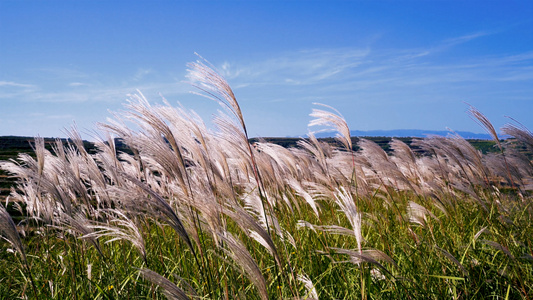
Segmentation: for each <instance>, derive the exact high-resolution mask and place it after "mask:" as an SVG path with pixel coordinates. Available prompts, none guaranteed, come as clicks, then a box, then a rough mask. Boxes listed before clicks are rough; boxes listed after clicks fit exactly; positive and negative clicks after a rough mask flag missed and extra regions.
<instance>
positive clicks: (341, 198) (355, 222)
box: [335, 187, 363, 253]
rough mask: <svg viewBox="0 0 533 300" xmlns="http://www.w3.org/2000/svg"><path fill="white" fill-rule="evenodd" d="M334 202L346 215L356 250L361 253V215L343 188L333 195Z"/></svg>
mask: <svg viewBox="0 0 533 300" xmlns="http://www.w3.org/2000/svg"><path fill="white" fill-rule="evenodd" d="M335 202H336V203H337V205H339V207H340V208H341V211H342V212H343V213H344V214H345V215H346V218H348V221H349V222H350V224H351V225H352V229H353V232H354V235H355V240H356V241H357V249H358V250H359V253H362V248H361V243H362V240H363V235H362V233H361V213H360V212H359V211H358V210H357V207H356V206H355V202H354V200H353V198H352V195H351V194H349V193H348V192H347V191H346V190H345V189H344V187H341V188H340V189H338V190H337V192H336V193H335Z"/></svg>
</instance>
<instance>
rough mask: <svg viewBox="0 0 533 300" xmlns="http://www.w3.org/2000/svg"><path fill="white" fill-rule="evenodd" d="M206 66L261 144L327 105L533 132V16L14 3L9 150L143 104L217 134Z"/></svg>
mask: <svg viewBox="0 0 533 300" xmlns="http://www.w3.org/2000/svg"><path fill="white" fill-rule="evenodd" d="M194 52H198V53H199V54H201V55H202V56H203V57H205V58H206V59H207V60H209V61H210V62H211V63H212V64H213V65H215V66H216V67H217V68H218V69H219V70H220V72H221V73H223V75H224V76H225V77H226V78H227V79H228V81H229V83H230V85H231V86H232V87H233V89H234V91H235V94H236V95H237V98H238V100H239V102H240V104H241V108H242V110H243V113H244V117H245V121H246V122H247V125H248V130H249V133H250V135H251V136H264V137H267V136H302V135H305V134H306V133H307V130H308V129H307V124H308V122H309V121H310V119H311V117H309V113H310V112H311V110H312V109H313V107H314V106H313V105H312V103H313V102H320V103H324V104H327V105H330V106H333V107H335V108H336V109H338V110H339V111H341V113H342V114H343V115H344V117H345V118H346V120H347V122H348V125H349V126H350V128H351V129H352V130H375V129H384V130H387V129H426V130H444V129H446V128H447V127H448V128H451V129H454V130H458V131H472V132H483V129H482V128H480V127H479V126H478V125H477V124H476V123H475V122H474V121H473V120H471V119H470V118H469V117H468V115H467V114H466V113H465V111H466V109H467V108H468V107H467V105H466V104H465V103H464V102H468V103H470V104H472V105H474V106H475V107H477V108H478V109H479V110H480V111H482V112H484V113H485V114H486V115H487V116H488V117H489V119H490V120H491V121H492V122H493V123H494V125H495V127H497V128H499V127H501V126H503V125H504V124H505V123H506V122H508V119H506V118H505V116H511V117H513V118H515V119H517V120H519V121H520V122H522V123H523V124H524V125H526V126H527V127H528V128H529V129H530V130H533V118H531V114H532V112H533V1H513V0H507V1H491V0H484V1H469V0H463V1H444V0H443V1H431V0H425V1H400V0H397V1H379V0H377V1H370V0H367V1H131V0H130V1H88V0H86V1H85V0H78V1H24V0H20V1H7V0H0V135H25V136H36V135H40V136H45V137H57V136H64V133H63V130H64V128H68V127H70V126H71V124H73V122H76V124H77V126H78V127H79V128H80V129H81V131H82V132H88V131H91V130H93V129H95V123H97V122H102V121H105V120H106V118H108V117H110V116H111V114H110V113H109V111H119V110H121V109H122V104H123V103H124V102H125V100H126V99H127V94H130V93H134V92H135V91H136V90H137V89H139V90H140V91H141V92H143V93H144V94H145V96H146V97H147V98H148V99H149V100H150V101H151V102H152V103H154V104H157V103H161V96H160V95H163V96H164V97H165V98H166V99H167V100H168V101H169V102H170V103H173V104H177V103H178V102H180V103H181V104H183V105H184V106H185V107H187V108H190V109H193V110H195V111H196V112H197V113H199V114H200V115H201V116H202V117H203V118H204V120H206V121H208V120H210V119H211V116H212V115H213V114H214V113H216V111H217V109H219V106H218V105H217V104H216V103H214V102H212V101H209V100H207V99H205V98H202V97H199V96H196V95H192V94H190V93H189V91H191V90H193V88H192V87H190V86H189V85H188V84H187V83H186V80H187V79H186V78H185V75H186V64H187V63H188V62H190V61H194V60H196V59H197V57H196V56H195V55H194ZM84 137H86V138H90V137H89V136H87V135H84Z"/></svg>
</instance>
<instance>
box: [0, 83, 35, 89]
mask: <svg viewBox="0 0 533 300" xmlns="http://www.w3.org/2000/svg"><path fill="white" fill-rule="evenodd" d="M0 87H17V88H31V87H33V85H31V84H26V83H18V82H13V81H0Z"/></svg>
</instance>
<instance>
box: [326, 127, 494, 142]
mask: <svg viewBox="0 0 533 300" xmlns="http://www.w3.org/2000/svg"><path fill="white" fill-rule="evenodd" d="M450 133H451V132H450V131H445V130H442V131H439V130H421V129H395V130H369V131H362V130H352V131H350V134H351V136H361V137H419V138H424V137H428V136H430V135H440V136H447V135H449V134H450ZM456 133H457V134H459V135H460V136H462V137H463V138H465V139H476V140H490V139H492V137H491V136H490V135H489V134H486V133H473V132H468V131H456ZM334 136H335V133H334V132H320V133H317V134H316V137H317V138H325V137H334Z"/></svg>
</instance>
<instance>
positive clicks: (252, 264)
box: [0, 59, 533, 299]
mask: <svg viewBox="0 0 533 300" xmlns="http://www.w3.org/2000/svg"><path fill="white" fill-rule="evenodd" d="M189 68H190V71H189V74H190V75H189V79H190V80H191V81H192V83H193V85H194V86H196V87H198V88H199V89H200V92H201V94H202V95H204V96H207V97H208V98H211V99H213V100H215V101H216V102H218V103H219V104H221V105H222V106H223V107H224V109H225V111H223V112H220V114H219V115H218V116H216V117H215V120H214V123H215V124H216V128H214V129H208V128H207V126H206V125H205V124H204V123H203V121H202V120H201V118H200V117H199V116H198V115H196V114H195V113H194V112H192V111H188V110H187V109H185V108H183V107H181V106H172V105H171V104H169V102H168V101H166V100H165V101H163V104H160V105H152V104H151V103H150V102H149V101H148V100H147V99H146V98H145V97H144V96H143V95H142V94H141V93H140V92H139V93H138V94H135V95H132V96H131V98H130V100H129V102H128V103H126V104H125V108H126V110H125V111H124V112H122V113H116V114H115V115H114V118H113V119H110V120H109V121H108V122H107V123H104V124H100V130H101V132H102V133H103V134H101V136H105V138H99V140H98V141H97V142H96V147H97V151H96V153H88V152H87V151H86V149H85V148H84V146H83V141H82V139H81V136H80V135H79V134H78V132H77V130H76V129H75V128H74V129H72V130H70V131H69V137H70V139H69V142H68V143H67V144H64V143H62V142H61V141H59V140H58V141H57V142H56V143H55V144H54V145H52V148H49V147H48V148H47V147H45V144H44V140H43V139H41V138H36V139H35V144H34V151H35V155H34V156H31V155H28V154H20V155H19V156H18V158H17V159H14V160H11V161H4V162H1V163H0V167H1V168H2V169H3V170H5V171H7V172H9V174H10V175H11V176H14V177H15V178H16V179H17V184H16V186H15V187H13V189H12V192H11V195H10V196H9V197H8V199H7V201H9V202H14V203H16V207H18V209H19V210H20V211H21V213H23V214H24V216H25V219H24V221H22V222H21V223H19V224H15V223H14V222H13V220H12V219H11V217H10V216H9V214H8V213H7V211H6V210H5V209H4V207H3V206H0V234H1V236H2V237H3V239H2V241H1V242H0V298H3V299H21V298H22V299H160V298H168V299H487V298H492V299H530V298H532V297H533V245H532V242H531V241H532V240H533V226H532V223H531V220H532V217H533V208H532V206H531V203H532V199H533V197H532V194H531V193H532V190H533V165H532V163H531V158H528V157H527V156H525V155H524V154H523V153H521V152H519V151H517V150H516V148H515V147H514V145H515V144H516V143H525V144H526V146H528V147H531V145H532V143H531V141H532V140H533V135H532V134H531V132H529V131H528V130H527V129H526V128H525V127H523V126H522V125H520V123H518V122H516V121H514V123H512V124H510V125H506V126H505V127H504V129H503V130H504V132H505V133H506V134H509V135H511V136H512V137H514V138H515V139H509V140H508V141H507V142H505V141H502V140H500V139H499V137H498V136H497V134H496V131H495V129H494V128H493V127H492V125H491V124H490V122H489V121H488V119H487V118H486V117H484V116H483V114H482V113H481V112H479V111H477V110H476V109H474V108H471V110H470V114H471V115H472V117H473V118H475V119H476V120H478V121H479V122H480V123H481V124H482V125H483V126H484V127H485V128H487V130H489V131H490V132H491V134H493V137H494V139H495V142H496V143H497V145H498V147H499V149H500V152H499V153H496V154H483V153H481V152H480V151H478V150H476V149H475V148H473V147H472V146H471V145H470V144H469V143H468V142H467V141H465V140H464V139H462V138H460V137H459V136H457V135H454V134H453V133H451V134H450V136H448V137H429V138H425V139H419V140H417V141H416V142H414V145H415V146H417V147H418V148H419V149H421V150H422V152H421V153H415V152H414V151H413V150H412V149H411V148H410V147H409V146H407V145H406V144H405V143H403V142H401V141H399V140H393V141H392V142H391V149H392V152H391V153H386V152H385V151H383V150H382V149H381V148H380V147H379V146H378V145H377V144H375V143H374V142H372V141H369V140H365V139H360V140H359V142H358V144H357V146H358V149H359V150H358V151H355V150H353V148H354V145H353V144H352V139H351V137H350V136H349V128H348V126H347V124H346V121H345V120H344V118H343V117H342V115H341V114H340V113H339V112H338V111H336V110H335V109H333V108H331V107H329V106H324V105H322V106H321V107H325V108H326V109H327V110H322V109H315V110H313V112H312V113H311V116H312V117H313V118H314V119H313V120H312V121H311V123H310V124H309V125H310V126H313V127H314V126H326V127H329V128H333V129H334V130H336V131H338V132H339V135H338V139H339V141H340V142H341V145H342V147H338V146H335V145H331V144H326V143H324V142H322V141H320V140H318V139H317V138H316V137H315V136H314V134H313V133H312V132H310V134H309V138H308V139H302V140H301V141H300V142H299V147H296V148H282V147H280V146H278V145H274V144H270V143H268V142H265V141H260V142H258V143H255V144H251V143H250V142H249V141H248V138H249V136H248V133H247V129H246V123H245V120H244V116H243V114H242V111H241V109H240V106H239V103H238V102H237V99H236V96H235V94H234V93H233V91H232V90H231V87H230V85H229V84H228V83H227V81H226V80H225V79H224V78H223V77H222V76H221V75H219V73H217V72H216V71H215V70H214V68H213V67H211V66H210V65H209V63H207V62H206V61H205V60H203V59H201V60H199V61H197V62H195V63H191V64H190V65H189ZM517 124H518V125H517ZM116 139H120V140H121V141H122V142H123V143H125V144H126V145H127V146H128V151H126V152H120V151H117V148H116V145H115V141H116ZM511 140H512V141H513V143H510V142H509V141H511Z"/></svg>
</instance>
